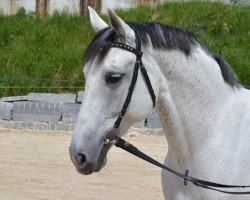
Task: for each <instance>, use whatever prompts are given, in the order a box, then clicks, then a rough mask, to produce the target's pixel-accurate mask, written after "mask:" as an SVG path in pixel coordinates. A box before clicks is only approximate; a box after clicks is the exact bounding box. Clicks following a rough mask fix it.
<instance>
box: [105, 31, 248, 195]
mask: <svg viewBox="0 0 250 200" xmlns="http://www.w3.org/2000/svg"><path fill="white" fill-rule="evenodd" d="M135 35H136V40H135V43H136V49H135V48H133V47H131V46H128V45H126V44H123V43H119V42H114V43H112V44H111V47H114V48H120V49H123V50H126V51H129V52H131V53H133V54H135V55H136V62H135V66H134V72H133V77H132V80H131V84H130V86H129V89H128V94H127V97H126V99H125V102H124V104H123V107H122V110H121V112H120V115H119V116H118V117H117V119H116V121H115V123H114V125H113V126H112V127H111V129H110V132H113V133H115V132H116V130H118V128H119V126H120V123H121V121H122V118H123V117H124V115H125V113H126V111H127V108H128V106H129V103H130V101H131V98H132V94H133V91H134V87H135V84H136V81H137V77H138V71H139V69H140V71H141V73H142V76H143V78H144V80H145V83H146V85H147V88H148V91H149V94H150V96H151V98H152V102H153V107H155V104H156V102H155V101H156V97H155V94H154V90H153V87H152V85H151V82H150V79H149V77H148V73H147V70H146V69H145V67H144V66H143V63H142V60H141V58H142V55H143V52H142V51H141V41H140V38H139V36H138V34H137V33H136V32H135ZM104 144H115V146H116V147H120V148H122V149H123V150H125V151H127V152H129V153H131V154H133V155H135V156H137V157H139V158H141V159H143V160H145V161H148V162H150V163H151V164H153V165H156V166H158V167H161V168H162V169H165V170H167V171H169V172H171V173H173V174H175V175H176V176H179V177H181V178H183V179H184V185H187V182H191V183H193V184H194V185H195V186H197V187H202V188H205V189H209V190H214V191H218V192H222V193H226V194H250V191H246V192H236V191H226V190H221V189H218V188H250V185H249V186H241V185H225V184H220V183H215V182H210V181H205V180H201V179H197V178H194V177H191V176H188V173H189V171H188V170H186V171H185V174H181V173H179V172H177V171H175V170H173V169H171V168H169V167H167V166H165V165H163V164H161V163H159V162H158V161H156V160H154V159H153V158H151V157H149V156H148V155H146V154H144V153H143V152H141V151H140V150H138V149H137V148H136V147H134V146H133V145H132V144H130V143H128V142H126V141H125V140H123V139H121V138H120V137H114V135H113V137H112V138H110V139H108V138H106V139H105V143H104Z"/></svg>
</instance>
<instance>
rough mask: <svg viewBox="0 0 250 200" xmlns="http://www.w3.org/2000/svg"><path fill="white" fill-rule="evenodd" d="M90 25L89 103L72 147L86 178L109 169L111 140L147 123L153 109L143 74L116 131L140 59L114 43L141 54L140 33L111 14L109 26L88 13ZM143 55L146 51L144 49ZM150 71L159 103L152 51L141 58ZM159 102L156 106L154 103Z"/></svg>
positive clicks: (82, 111)
mask: <svg viewBox="0 0 250 200" xmlns="http://www.w3.org/2000/svg"><path fill="white" fill-rule="evenodd" d="M89 12H90V21H91V24H92V26H93V28H94V29H95V31H96V32H97V35H96V37H95V38H94V39H93V40H92V42H91V43H90V45H89V46H88V48H87V50H86V53H85V66H84V75H85V80H86V85H85V96H84V101H83V103H82V105H81V108H80V111H79V114H78V118H77V122H76V124H75V128H74V132H73V136H72V141H71V145H70V156H71V160H72V161H73V163H74V164H75V166H76V169H77V171H78V172H79V173H81V174H85V175H87V174H91V173H93V172H97V171H99V170H100V169H102V167H103V166H104V165H105V164H106V161H107V158H106V155H107V152H108V150H109V149H110V147H111V146H112V144H106V143H105V140H106V138H114V137H115V136H122V135H123V134H124V133H125V132H126V131H127V130H128V129H129V127H131V126H132V125H133V124H134V123H136V122H140V121H142V120H143V119H145V118H146V117H147V116H148V115H149V114H150V112H151V110H152V108H153V106H152V105H153V104H152V98H151V96H150V93H149V91H148V90H149V89H148V87H147V86H146V84H145V78H143V76H142V74H141V71H138V78H137V81H136V84H135V86H134V89H133V94H132V95H131V100H130V101H129V105H127V108H126V114H125V115H124V117H123V118H122V121H121V123H119V126H118V127H115V128H114V127H113V125H114V123H115V122H116V120H117V118H118V117H119V115H120V114H121V110H122V108H123V107H124V105H123V104H124V102H125V101H126V98H127V94H128V91H129V88H130V86H131V81H132V79H133V75H134V68H135V65H136V62H137V61H136V59H137V56H136V55H135V54H134V53H132V52H130V51H126V50H124V49H122V48H112V44H113V43H114V42H116V43H122V44H126V45H128V46H129V47H132V48H134V49H136V39H140V38H136V33H135V32H134V30H133V29H132V28H131V27H129V26H128V25H127V24H126V23H125V22H124V21H123V20H122V19H121V18H119V17H118V16H117V15H116V13H115V12H114V11H112V10H108V16H109V22H110V26H108V25H107V24H106V23H105V22H104V21H103V20H102V19H101V18H100V17H99V16H98V14H97V13H96V12H95V11H94V10H93V9H92V8H89ZM143 50H144V49H143ZM142 60H143V64H144V66H145V68H147V66H150V68H151V69H150V68H147V70H148V72H147V74H148V76H149V78H150V81H151V84H152V88H153V90H154V93H155V96H156V99H157V96H158V92H159V86H158V85H159V79H158V78H157V77H156V71H157V70H152V68H157V67H156V65H157V64H156V62H154V60H153V59H152V58H151V56H150V54H149V52H147V51H145V52H144V55H143V57H142ZM153 103H154V102H153Z"/></svg>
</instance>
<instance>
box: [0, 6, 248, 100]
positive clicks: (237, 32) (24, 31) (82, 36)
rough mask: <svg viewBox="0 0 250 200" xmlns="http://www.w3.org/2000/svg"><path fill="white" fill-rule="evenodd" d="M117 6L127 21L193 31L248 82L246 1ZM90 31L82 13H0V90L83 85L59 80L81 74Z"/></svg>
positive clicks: (66, 88) (78, 77) (0, 93)
mask: <svg viewBox="0 0 250 200" xmlns="http://www.w3.org/2000/svg"><path fill="white" fill-rule="evenodd" d="M117 12H118V14H119V15H120V16H121V17H122V18H123V19H125V20H127V21H158V22H162V23H167V24H171V25H175V26H179V27H182V28H184V29H187V30H189V31H191V32H194V33H195V34H196V35H197V36H198V38H199V39H200V40H201V41H202V42H203V43H204V44H206V45H207V46H208V47H209V48H210V49H211V50H212V51H213V52H216V53H219V54H221V55H222V56H223V57H224V58H225V59H226V60H227V61H228V62H229V63H230V64H231V66H232V67H233V69H234V70H235V71H236V73H237V75H238V77H239V79H240V80H241V82H242V83H243V84H247V85H250V55H249V51H250V23H249V21H250V7H249V6H240V5H234V6H232V5H224V4H220V3H209V2H203V3H201V2H188V3H187V2H180V3H174V2H169V3H165V4H163V5H159V6H157V7H147V6H140V7H138V8H136V9H131V10H127V11H125V10H118V11H117ZM103 18H104V19H107V17H106V16H103ZM93 35H94V32H93V30H92V28H91V26H90V24H89V22H88V19H86V18H84V17H82V16H77V15H71V14H66V13H54V14H53V15H52V16H51V17H47V18H40V17H38V16H36V15H35V14H34V13H28V14H27V13H25V11H24V10H21V11H20V12H18V13H17V14H16V15H12V16H1V15H0V96H7V95H23V94H27V93H28V92H38V91H39V92H77V91H78V90H80V89H83V83H81V82H60V81H58V80H60V79H68V80H72V81H74V80H83V79H84V78H83V75H82V55H83V52H84V50H85V48H86V46H87V45H88V43H89V42H90V41H91V38H92V37H93ZM3 78H18V80H12V79H11V80H9V79H8V80H7V79H3ZM26 78H41V79H42V80H36V81H34V80H32V79H31V80H27V79H26ZM45 79H46V80H45ZM47 79H52V80H53V81H48V80H47Z"/></svg>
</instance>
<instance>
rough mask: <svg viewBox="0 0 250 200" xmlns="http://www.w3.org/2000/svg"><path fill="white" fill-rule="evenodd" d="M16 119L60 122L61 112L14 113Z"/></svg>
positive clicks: (13, 116)
mask: <svg viewBox="0 0 250 200" xmlns="http://www.w3.org/2000/svg"><path fill="white" fill-rule="evenodd" d="M12 118H13V120H14V121H33V122H34V121H35V122H59V120H60V118H61V114H50V115H49V114H32V113H13V115H12Z"/></svg>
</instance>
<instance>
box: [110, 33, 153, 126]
mask: <svg viewBox="0 0 250 200" xmlns="http://www.w3.org/2000/svg"><path fill="white" fill-rule="evenodd" d="M135 35H136V40H135V43H136V49H135V48H133V47H131V46H128V45H126V44H123V43H119V42H113V43H112V44H111V47H114V48H119V49H123V50H125V51H129V52H131V53H133V54H135V55H136V62H135V66H134V72H133V77H132V80H131V84H130V86H129V89H128V94H127V97H126V100H125V102H124V104H123V106H122V110H121V112H120V115H119V116H118V117H117V119H116V121H115V123H114V126H113V127H114V128H119V126H120V123H121V121H122V118H123V117H124V115H125V113H126V111H127V108H128V105H129V103H130V101H131V98H132V94H133V91H134V87H135V84H136V81H137V77H138V70H139V68H140V70H141V73H142V76H143V78H144V80H145V82H146V85H147V87H148V91H149V94H150V96H151V98H152V101H153V107H155V99H156V97H155V93H154V90H153V87H152V85H151V82H150V79H149V77H148V73H147V70H146V69H145V67H144V66H143V63H142V60H141V59H142V55H143V52H142V51H141V40H140V38H139V36H138V34H136V32H135Z"/></svg>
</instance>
